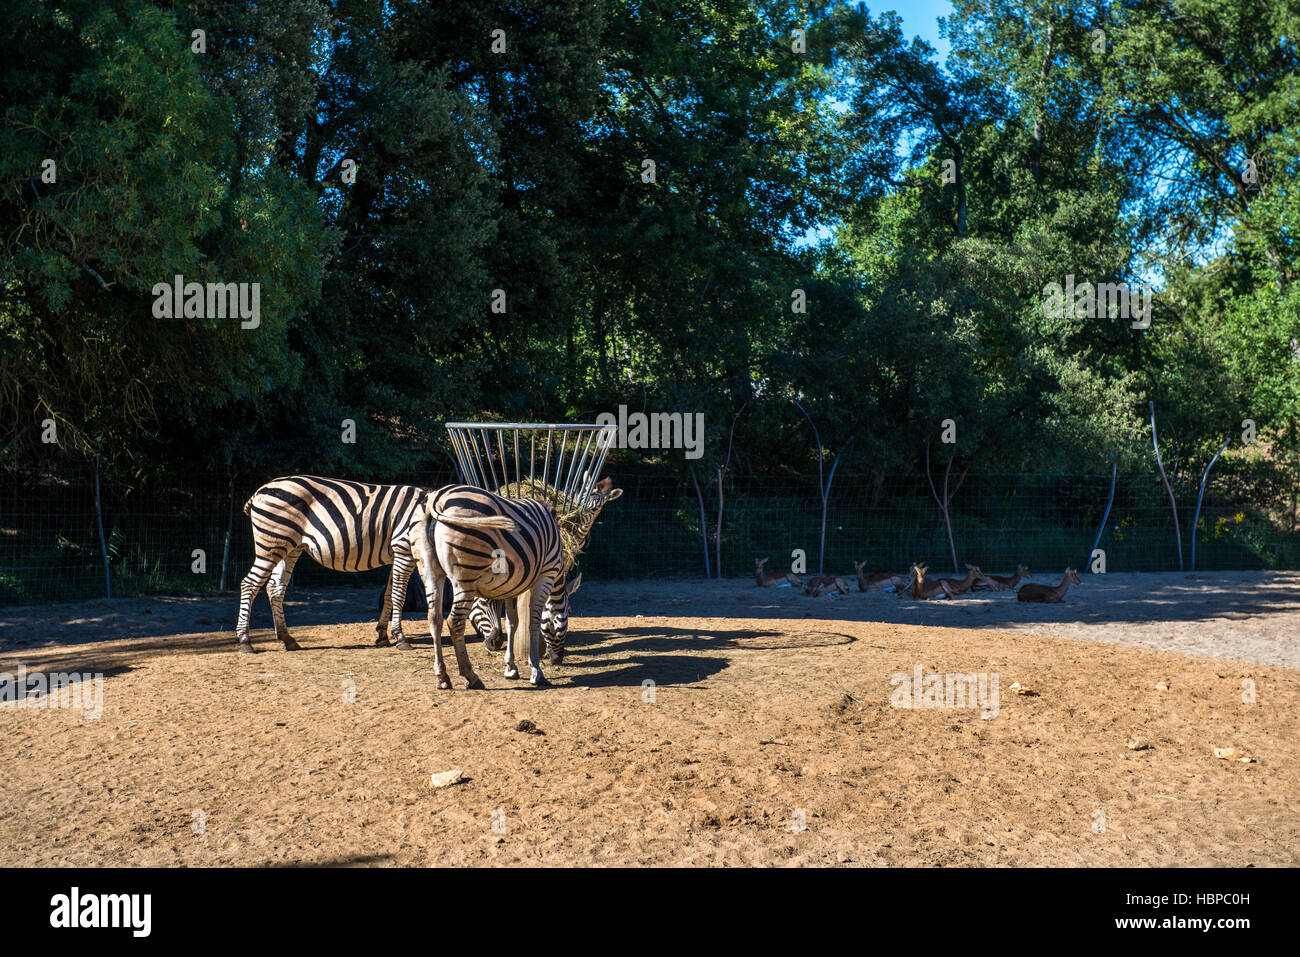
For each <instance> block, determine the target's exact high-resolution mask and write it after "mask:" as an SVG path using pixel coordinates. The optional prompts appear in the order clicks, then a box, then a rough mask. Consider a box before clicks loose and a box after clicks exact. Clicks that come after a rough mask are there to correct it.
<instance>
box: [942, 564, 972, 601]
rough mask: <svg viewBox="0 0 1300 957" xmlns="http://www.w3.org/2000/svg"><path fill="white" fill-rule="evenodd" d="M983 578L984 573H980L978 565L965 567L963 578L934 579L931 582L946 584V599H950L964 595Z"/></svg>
mask: <svg viewBox="0 0 1300 957" xmlns="http://www.w3.org/2000/svg"><path fill="white" fill-rule="evenodd" d="M983 576H984V573H983V572H982V571H980V568H979V566H978V565H967V566H966V577H965V578H935V579H933V581H945V582H947V583H948V585H949V586H950V590H949V592H948V597H950V598H951V597H952V596H953V595H964V594H966V592H968V591H970V589H971V586H972V585H974V584H975V582H976V581H978V580H979V579H980V578H982V577H983Z"/></svg>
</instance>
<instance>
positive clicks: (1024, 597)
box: [1016, 568, 1079, 602]
mask: <svg viewBox="0 0 1300 957" xmlns="http://www.w3.org/2000/svg"><path fill="white" fill-rule="evenodd" d="M1077 584H1079V576H1078V574H1077V573H1076V572H1075V570H1074V569H1073V568H1067V569H1066V570H1065V576H1064V577H1063V578H1062V579H1061V584H1059V585H1057V586H1056V587H1055V588H1053V587H1052V586H1050V585H1038V584H1035V583H1033V582H1030V583H1029V584H1028V585H1021V586H1020V591H1018V592H1016V601H1047V602H1059V601H1061V600H1062V599H1063V598H1065V593H1066V592H1067V591H1069V590H1070V586H1071V585H1077Z"/></svg>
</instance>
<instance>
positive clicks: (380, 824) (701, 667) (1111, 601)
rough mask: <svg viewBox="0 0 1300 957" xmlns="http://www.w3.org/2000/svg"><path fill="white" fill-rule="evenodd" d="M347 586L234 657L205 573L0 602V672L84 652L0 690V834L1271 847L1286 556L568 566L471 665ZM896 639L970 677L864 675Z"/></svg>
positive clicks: (738, 859) (268, 841) (908, 851)
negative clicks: (93, 594)
mask: <svg viewBox="0 0 1300 957" xmlns="http://www.w3.org/2000/svg"><path fill="white" fill-rule="evenodd" d="M1036 580H1039V581H1043V580H1045V579H1044V578H1043V577H1039V578H1037V579H1036ZM376 599H377V596H376V595H374V594H371V592H369V591H361V590H354V589H348V588H339V589H327V590H320V591H315V592H309V591H299V590H296V589H295V590H292V591H290V593H289V600H288V602H287V614H288V618H289V624H290V627H291V629H292V630H293V631H294V634H295V636H296V637H297V639H298V640H299V642H301V644H302V645H303V650H302V651H300V652H293V653H289V652H284V651H282V650H279V645H278V643H276V642H274V640H273V639H272V637H271V634H270V630H269V626H270V613H269V609H268V607H267V605H266V601H265V598H264V597H263V598H261V599H260V600H259V604H258V606H257V613H256V615H255V617H254V628H255V637H256V638H258V640H259V646H260V648H261V649H262V653H261V654H258V655H254V656H248V655H242V656H241V655H237V654H235V653H234V650H233V649H234V638H233V630H232V625H233V619H234V617H235V610H236V609H235V605H234V602H233V601H232V600H231V599H230V598H229V597H226V598H157V599H128V600H119V601H114V602H88V603H83V604H77V605H53V606H42V607H31V608H21V609H4V610H0V671H3V672H10V673H13V672H15V671H16V669H17V668H18V667H19V666H23V667H25V668H26V669H28V672H29V673H38V672H39V673H53V672H74V671H75V672H87V673H92V672H95V673H100V674H102V675H103V681H102V714H101V715H100V716H99V717H97V718H95V717H91V714H93V711H92V712H87V711H85V710H82V709H77V708H62V707H60V708H50V707H42V706H41V705H42V704H43V703H44V701H43V699H40V698H28V699H27V700H26V701H25V702H23V703H22V704H20V705H18V706H5V707H0V735H2V736H3V740H4V741H5V743H6V752H7V758H8V762H7V766H6V769H5V773H4V775H3V777H2V778H0V782H2V783H0V862H3V863H4V864H10V865H30V864H34V865H49V864H62V863H66V864H77V865H110V864H126V865H139V864H158V865H182V864H184V865H354V864H381V865H382V864H394V865H417V866H418V865H477V864H512V863H537V864H596V865H601V864H646V865H673V864H698V865H744V864H747V865H801V864H815V865H850V866H854V865H903V866H911V865H944V866H961V865H997V866H1000V865H1035V864H1042V865H1071V864H1078V865H1094V866H1108V865H1125V866H1132V865H1137V866H1162V865H1211V864H1223V865H1230V866H1242V865H1257V866H1268V865H1295V864H1297V863H1300V808H1297V795H1300V760H1297V759H1298V758H1300V671H1297V670H1295V669H1297V668H1298V667H1300V651H1298V643H1297V639H1296V637H1295V636H1296V633H1297V625H1298V624H1300V575H1297V574H1285V573H1283V574H1261V573H1228V574H1197V575H1195V576H1190V575H1131V576H1121V575H1108V576H1098V577H1093V576H1087V575H1085V576H1083V584H1082V585H1081V586H1079V587H1077V588H1076V589H1074V590H1072V591H1071V593H1070V594H1069V596H1068V597H1067V600H1066V602H1065V603H1064V604H1062V605H1056V606H1045V605H1027V604H1020V603H1017V602H1016V601H1015V600H1014V596H1008V595H998V596H991V597H972V598H966V599H959V600H958V601H955V602H953V603H951V604H949V605H945V604H943V603H915V602H911V601H905V600H897V599H894V598H893V597H891V596H887V595H879V594H876V595H861V594H858V593H857V592H854V593H853V594H852V595H850V596H848V597H841V598H821V599H811V598H806V597H804V596H802V595H799V594H797V593H794V592H793V591H792V590H790V589H780V590H774V589H756V588H754V587H753V584H752V582H748V583H747V582H745V581H741V580H734V581H724V582H702V581H678V582H669V583H656V584H632V583H610V584H598V583H595V582H588V583H587V584H586V585H584V586H583V588H582V590H581V591H580V592H579V593H578V595H577V596H575V599H574V613H575V615H576V616H577V617H575V619H574V623H573V631H572V633H571V635H570V647H571V653H570V655H569V657H567V658H566V660H565V662H564V664H563V666H561V667H559V668H553V669H549V670H548V675H549V677H550V678H551V679H552V681H553V685H552V687H549V688H543V689H530V688H528V687H527V686H526V685H524V684H521V683H520V682H517V681H509V680H507V679H505V678H503V677H502V676H501V674H500V672H501V659H500V657H499V656H496V655H491V654H489V653H487V652H486V651H485V650H484V649H483V648H482V646H481V645H479V644H477V643H473V644H471V657H472V658H473V662H474V666H475V668H476V669H477V670H478V671H479V673H480V674H481V676H482V677H483V679H484V681H485V682H486V684H487V690H486V691H473V692H470V691H459V690H458V691H450V692H436V691H435V690H434V682H433V653H432V645H431V643H430V641H429V638H428V630H427V625H426V623H425V622H424V621H423V620H420V619H418V618H416V620H410V619H411V618H413V617H415V616H409V615H408V626H407V632H408V634H409V635H411V636H412V637H413V638H414V639H415V642H416V647H415V650H414V651H410V652H400V651H397V650H395V649H392V648H374V647H372V642H373V639H374V626H373V623H372V622H371V621H370V620H369V618H370V615H371V609H372V607H373V605H374V603H375V601H376ZM448 651H450V649H449V648H448ZM918 668H919V669H920V673H921V674H922V675H928V674H932V673H938V674H940V675H948V674H954V675H956V674H962V675H966V674H969V675H974V676H977V677H981V676H982V677H983V679H984V680H985V681H986V682H987V684H986V686H985V687H986V689H988V690H991V687H992V685H991V682H992V681H993V680H994V679H996V681H997V689H998V696H997V699H996V701H995V700H994V699H992V698H991V697H987V698H985V699H984V700H983V701H982V702H980V703H979V704H980V705H982V706H977V707H968V706H965V705H970V704H975V702H960V701H953V700H948V701H944V700H942V696H941V697H940V699H937V700H936V699H930V700H929V701H928V702H927V701H925V700H922V703H927V704H928V705H932V706H927V707H921V708H900V707H894V706H892V705H894V704H898V703H899V702H900V690H901V688H902V687H903V686H902V685H901V682H902V679H904V678H907V679H911V678H913V677H914V676H915V675H916V674H917V669H918ZM1013 684H1016V685H1018V686H1019V688H1020V690H1021V691H1029V692H1031V693H1029V694H1021V693H1017V691H1016V690H1014V689H1013V688H1012V685H1013ZM911 700H913V701H915V700H916V699H911ZM933 705H938V706H933ZM944 705H954V706H951V707H949V706H944ZM527 722H531V725H530V724H529V723H527ZM1215 748H1235V749H1237V750H1238V751H1239V752H1242V753H1244V754H1246V755H1248V756H1249V757H1250V758H1252V759H1253V760H1252V761H1251V762H1250V763H1245V762H1242V761H1239V760H1224V759H1221V758H1216V757H1215V755H1214V749H1215ZM453 769H459V770H460V771H461V772H462V775H463V780H462V781H461V782H460V783H458V784H454V785H452V786H449V787H444V788H435V787H433V786H431V776H432V775H434V774H438V773H441V772H445V771H449V770H453Z"/></svg>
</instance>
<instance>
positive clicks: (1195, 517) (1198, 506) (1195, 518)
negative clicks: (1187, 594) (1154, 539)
mask: <svg viewBox="0 0 1300 957" xmlns="http://www.w3.org/2000/svg"><path fill="white" fill-rule="evenodd" d="M1231 441H1232V439H1231V438H1226V439H1224V440H1223V444H1222V445H1220V446H1219V451H1217V452H1215V453H1214V458H1212V459H1210V464H1209V465H1207V466H1205V471H1204V472H1203V473H1202V474H1201V490H1200V491H1199V492H1197V493H1196V513H1195V514H1194V515H1192V571H1196V523H1197V522H1199V521H1200V520H1201V499H1202V498H1204V497H1205V480H1206V479H1208V478H1209V477H1210V469H1212V468H1214V463H1215V462H1217V461H1218V460H1219V456H1220V455H1222V454H1223V450H1224V449H1226V448H1227V447H1228V443H1229V442H1231Z"/></svg>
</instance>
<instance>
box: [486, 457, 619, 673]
mask: <svg viewBox="0 0 1300 957" xmlns="http://www.w3.org/2000/svg"><path fill="white" fill-rule="evenodd" d="M622 494H623V490H622V489H621V488H614V483H613V482H612V481H610V479H609V477H608V476H606V477H605V478H603V479H601V480H600V481H599V482H597V483H596V484H595V485H594V486H593V487H592V490H591V494H590V495H589V496H588V497H587V501H586V502H585V503H583V506H582V509H581V511H580V512H579V513H578V515H577V517H576V522H575V525H576V528H575V529H574V538H575V539H576V541H577V547H578V548H579V549H581V548H582V547H583V546H584V545H585V544H586V542H587V536H588V535H590V534H591V529H592V526H593V525H595V524H596V519H597V518H598V517H599V516H600V510H601V509H603V508H604V507H605V505H606V504H607V503H608V502H612V501H614V499H616V498H618V497H619V496H620V495H622ZM581 581H582V576H581V575H579V576H578V577H577V578H576V579H574V580H573V581H571V582H569V583H568V585H567V586H566V587H565V589H564V591H563V594H554V595H552V596H551V600H549V601H548V602H547V603H546V610H545V612H544V613H543V616H542V637H543V638H545V639H546V655H547V657H549V658H550V660H551V662H552V663H553V664H559V663H560V662H561V660H563V658H564V645H565V640H566V638H567V636H568V633H569V596H571V595H572V594H573V593H574V592H575V591H577V590H578V585H579V583H580V582H581ZM470 624H471V625H473V627H474V630H475V631H476V632H477V633H478V635H479V637H480V638H482V639H483V644H484V646H485V647H486V648H487V649H488V650H489V651H500V650H501V648H502V647H503V646H504V645H505V643H506V641H507V640H508V636H507V635H505V634H504V633H503V629H502V621H501V617H500V613H499V612H498V611H497V609H496V606H495V605H494V604H493V603H492V602H489V601H487V600H486V599H482V598H480V599H478V600H477V601H475V602H474V607H473V609H472V610H471V611H470Z"/></svg>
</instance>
